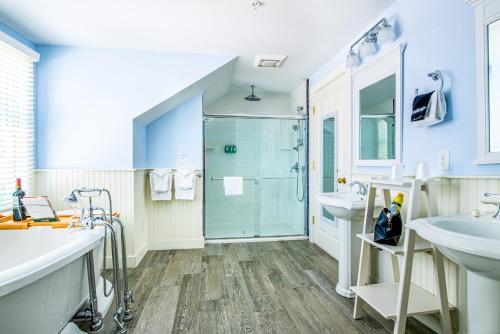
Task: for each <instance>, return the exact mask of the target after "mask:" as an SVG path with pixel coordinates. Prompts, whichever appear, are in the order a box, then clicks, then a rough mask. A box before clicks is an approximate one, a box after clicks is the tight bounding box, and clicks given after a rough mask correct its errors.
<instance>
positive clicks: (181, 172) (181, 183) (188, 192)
mask: <svg viewBox="0 0 500 334" xmlns="http://www.w3.org/2000/svg"><path fill="white" fill-rule="evenodd" d="M195 174H196V173H195V170H194V169H192V168H180V169H177V171H176V173H175V176H174V180H175V182H174V183H175V199H181V200H190V201H192V200H194V197H195V182H194V181H195V180H194V177H195Z"/></svg>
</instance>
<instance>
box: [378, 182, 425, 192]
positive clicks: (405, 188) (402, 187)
mask: <svg viewBox="0 0 500 334" xmlns="http://www.w3.org/2000/svg"><path fill="white" fill-rule="evenodd" d="M370 184H371V186H372V187H374V188H378V189H389V190H394V191H402V192H409V191H410V190H411V189H412V182H411V181H393V180H371V181H370ZM426 185H427V183H426V182H425V181H421V185H420V187H421V188H425V187H426Z"/></svg>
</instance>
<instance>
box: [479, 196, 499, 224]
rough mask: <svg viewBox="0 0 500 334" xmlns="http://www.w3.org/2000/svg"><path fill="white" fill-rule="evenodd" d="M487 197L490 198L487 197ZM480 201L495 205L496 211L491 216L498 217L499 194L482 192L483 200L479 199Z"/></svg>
mask: <svg viewBox="0 0 500 334" xmlns="http://www.w3.org/2000/svg"><path fill="white" fill-rule="evenodd" d="M488 197H490V198H491V197H492V198H491V199H488ZM481 202H483V203H485V204H493V205H496V206H497V212H496V213H495V214H494V215H493V218H496V219H500V194H492V193H484V200H481Z"/></svg>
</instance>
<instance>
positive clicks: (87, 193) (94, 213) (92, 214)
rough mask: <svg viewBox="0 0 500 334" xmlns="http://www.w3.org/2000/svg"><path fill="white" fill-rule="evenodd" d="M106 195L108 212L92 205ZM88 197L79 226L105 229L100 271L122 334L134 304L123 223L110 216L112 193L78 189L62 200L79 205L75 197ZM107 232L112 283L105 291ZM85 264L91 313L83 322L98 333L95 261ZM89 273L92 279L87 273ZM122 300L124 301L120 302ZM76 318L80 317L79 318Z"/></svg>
mask: <svg viewBox="0 0 500 334" xmlns="http://www.w3.org/2000/svg"><path fill="white" fill-rule="evenodd" d="M103 193H104V194H106V195H107V199H108V206H109V213H106V210H105V209H104V208H101V207H97V206H95V205H94V200H93V199H94V198H96V197H100V196H101V195H102V194H103ZM77 195H78V197H80V198H88V206H87V207H82V208H81V209H80V225H84V228H85V227H86V228H90V229H93V228H95V226H104V231H105V234H104V252H103V253H104V256H103V257H104V259H103V272H104V285H103V288H104V295H105V296H106V297H108V296H110V295H111V293H112V292H113V290H114V292H115V313H114V315H113V319H114V321H115V323H116V330H115V333H118V334H125V333H127V328H126V326H125V324H124V322H126V321H130V320H132V319H133V312H132V303H133V302H134V300H133V296H132V292H131V291H130V289H129V285H128V273H127V247H126V244H125V225H124V223H123V221H122V220H120V219H118V218H117V217H114V216H113V202H112V200H111V194H110V192H109V190H107V189H105V188H79V189H75V190H73V191H72V192H71V193H70V194H69V195H68V196H66V197H65V199H64V200H65V201H66V202H68V203H78V202H79V200H78V197H77ZM115 223H116V224H118V225H119V226H120V232H121V233H120V234H121V235H120V241H121V253H122V254H121V256H122V270H123V282H124V289H123V296H122V295H121V290H120V277H119V276H120V275H119V270H120V265H119V256H118V247H117V243H118V242H117V238H116V229H115ZM69 228H74V224H73V225H71V226H69ZM108 230H109V232H110V236H111V257H112V264H113V268H112V270H113V283H112V286H111V288H110V289H109V290H108V289H107V284H106V277H105V273H106V253H107V245H106V243H107V231H108ZM87 260H88V261H87V262H88V274H89V277H88V278H89V291H90V292H89V304H90V310H88V312H87V313H85V315H86V317H85V318H86V319H87V320H90V324H91V325H90V329H91V330H92V331H98V330H100V329H101V328H102V315H101V314H100V313H99V312H98V309H97V297H96V293H95V276H94V274H93V267H94V263H93V261H94V259H93V256H88V257H87ZM91 271H92V277H91V276H90V272H91ZM122 297H123V299H122ZM80 317H81V315H80ZM80 317H79V318H80Z"/></svg>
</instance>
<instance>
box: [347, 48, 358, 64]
mask: <svg viewBox="0 0 500 334" xmlns="http://www.w3.org/2000/svg"><path fill="white" fill-rule="evenodd" d="M345 64H346V66H347V67H348V68H353V67H356V66H358V65H359V56H358V54H357V53H355V52H354V51H353V50H352V49H351V50H349V54H348V55H347V60H346V62H345Z"/></svg>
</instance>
